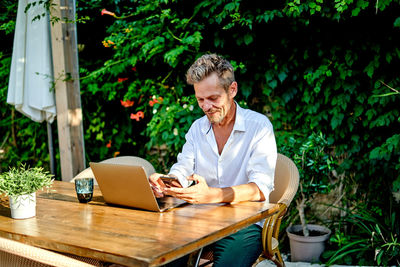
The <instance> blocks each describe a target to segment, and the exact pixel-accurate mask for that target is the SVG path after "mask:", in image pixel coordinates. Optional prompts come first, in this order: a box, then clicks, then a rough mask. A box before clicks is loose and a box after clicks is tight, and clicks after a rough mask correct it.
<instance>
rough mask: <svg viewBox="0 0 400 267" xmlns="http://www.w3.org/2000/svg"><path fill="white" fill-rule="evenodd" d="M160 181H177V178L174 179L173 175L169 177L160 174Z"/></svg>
mask: <svg viewBox="0 0 400 267" xmlns="http://www.w3.org/2000/svg"><path fill="white" fill-rule="evenodd" d="M160 179H161V181H163V182H164V183H171V182H173V181H177V182H179V181H178V179H176V178H175V177H170V176H160Z"/></svg>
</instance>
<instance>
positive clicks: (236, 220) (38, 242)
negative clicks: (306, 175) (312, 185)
mask: <svg viewBox="0 0 400 267" xmlns="http://www.w3.org/2000/svg"><path fill="white" fill-rule="evenodd" d="M50 190H51V191H49V192H48V193H46V192H41V193H40V192H39V193H38V198H37V214H36V217H34V218H30V219H25V220H15V219H11V217H10V209H9V206H8V200H7V198H1V202H0V236H2V237H5V238H9V239H13V240H17V241H20V242H23V243H27V244H30V245H34V246H37V247H42V248H46V249H51V250H55V251H58V252H66V253H70V254H75V255H79V256H85V257H89V258H95V259H99V260H102V261H106V262H113V263H118V264H122V265H128V266H157V265H161V264H165V263H167V262H170V261H172V260H174V259H177V258H179V257H181V256H183V255H186V254H188V253H191V252H193V251H196V250H197V249H199V248H201V247H204V246H206V245H208V244H211V243H213V242H215V241H217V240H219V239H221V238H223V237H225V236H228V235H230V234H232V233H235V232H237V231H238V230H240V229H242V228H244V227H246V226H249V225H251V224H253V223H255V222H257V221H260V220H262V219H264V218H266V217H268V216H270V215H272V214H273V213H275V212H276V211H277V205H274V204H268V203H264V202H241V203H237V204H202V205H190V204H187V205H184V206H181V207H179V208H175V209H172V210H169V211H167V212H164V213H157V212H149V211H142V210H135V209H129V208H122V207H113V206H108V205H106V204H105V203H104V200H103V197H102V196H101V192H100V190H99V189H98V187H96V188H95V192H94V195H93V201H91V202H90V203H88V204H81V203H79V202H78V200H77V197H76V194H75V190H74V185H73V184H72V183H67V182H59V181H55V182H54V185H53V187H52V188H51V189H50Z"/></svg>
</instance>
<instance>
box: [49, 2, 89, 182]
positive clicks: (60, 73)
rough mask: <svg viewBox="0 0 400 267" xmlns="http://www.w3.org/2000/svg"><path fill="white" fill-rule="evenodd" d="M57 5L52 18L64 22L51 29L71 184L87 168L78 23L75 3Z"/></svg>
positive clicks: (65, 172) (63, 154)
mask: <svg viewBox="0 0 400 267" xmlns="http://www.w3.org/2000/svg"><path fill="white" fill-rule="evenodd" d="M53 4H55V5H54V6H52V7H50V9H51V15H52V16H53V17H57V18H60V21H58V22H56V23H54V24H53V25H52V26H51V41H52V52H53V69H54V81H55V94H56V107H57V117H56V118H57V129H58V141H59V148H60V163H61V178H62V180H63V181H68V180H70V179H72V178H73V177H74V176H75V175H76V174H78V173H79V172H80V171H82V170H83V169H85V167H86V166H85V149H84V139H83V125H82V109H81V98H80V87H79V64H78V45H77V32H76V24H75V22H74V21H75V0H55V1H53Z"/></svg>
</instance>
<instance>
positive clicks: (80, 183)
mask: <svg viewBox="0 0 400 267" xmlns="http://www.w3.org/2000/svg"><path fill="white" fill-rule="evenodd" d="M75 191H76V195H77V196H78V200H79V202H81V203H88V202H89V201H91V200H92V197H93V178H78V179H75Z"/></svg>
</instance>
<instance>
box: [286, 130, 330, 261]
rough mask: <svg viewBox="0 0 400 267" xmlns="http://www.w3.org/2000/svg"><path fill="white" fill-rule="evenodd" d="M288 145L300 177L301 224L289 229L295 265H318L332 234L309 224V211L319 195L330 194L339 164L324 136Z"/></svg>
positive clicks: (291, 140)
mask: <svg viewBox="0 0 400 267" xmlns="http://www.w3.org/2000/svg"><path fill="white" fill-rule="evenodd" d="M285 141H286V144H285V145H284V146H283V150H284V151H283V153H284V154H287V155H288V156H290V157H291V158H292V159H293V161H294V162H295V164H296V166H297V167H298V168H299V173H300V184H299V191H298V195H297V197H296V209H297V211H298V215H299V218H300V222H301V224H300V225H290V226H289V227H288V228H287V229H286V232H287V234H288V238H289V243H290V256H291V261H302V262H318V261H319V258H320V255H321V254H322V252H323V251H324V249H325V241H326V240H327V239H328V238H329V236H330V233H331V231H330V230H329V229H328V228H326V227H325V226H322V225H316V224H308V223H307V220H306V212H305V211H306V208H307V207H309V206H310V205H311V203H312V200H313V199H314V197H315V196H316V195H317V194H326V193H328V192H329V186H327V184H329V177H330V176H331V175H332V171H334V167H335V162H334V161H333V160H332V157H331V156H330V155H329V154H328V152H327V151H326V150H327V146H328V142H327V141H326V140H325V138H324V136H323V135H322V133H319V134H316V133H313V134H311V135H310V136H308V137H306V138H304V139H303V138H294V137H289V138H287V139H286V140H285Z"/></svg>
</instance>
